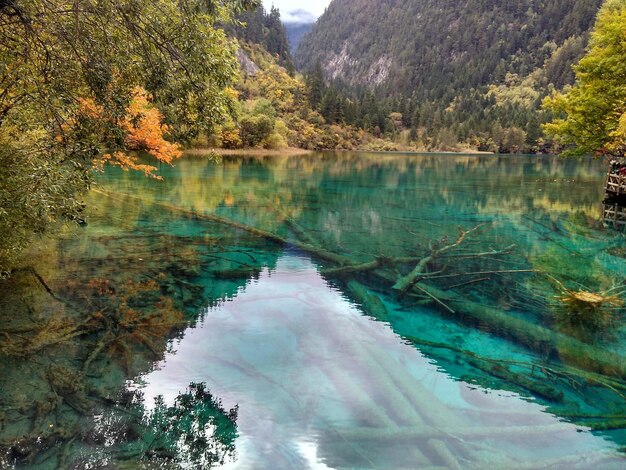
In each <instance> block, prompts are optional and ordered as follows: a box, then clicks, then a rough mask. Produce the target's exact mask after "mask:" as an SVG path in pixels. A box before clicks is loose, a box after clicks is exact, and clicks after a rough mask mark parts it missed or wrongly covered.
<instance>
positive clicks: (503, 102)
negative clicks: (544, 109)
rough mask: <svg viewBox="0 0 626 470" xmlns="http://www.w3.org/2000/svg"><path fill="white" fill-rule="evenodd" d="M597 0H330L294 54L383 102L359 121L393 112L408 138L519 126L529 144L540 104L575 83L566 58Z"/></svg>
mask: <svg viewBox="0 0 626 470" xmlns="http://www.w3.org/2000/svg"><path fill="white" fill-rule="evenodd" d="M601 3H602V1H601V0H571V1H564V0H544V1H537V0H506V1H505V0H468V1H465V2H458V1H456V0H387V1H384V2H380V1H377V0H333V2H332V3H331V4H330V5H329V7H328V9H327V10H326V12H325V13H324V15H322V16H321V17H320V19H319V21H318V22H317V23H316V25H315V26H314V28H313V29H312V31H311V32H310V33H309V34H308V35H307V36H305V37H304V38H303V40H302V41H301V43H300V45H299V47H298V49H297V52H296V55H295V61H296V65H297V67H298V68H299V69H300V70H303V71H312V70H313V69H314V67H315V65H316V64H318V63H319V64H320V65H321V67H322V70H323V73H324V76H325V78H326V80H329V81H331V82H332V83H334V84H335V86H336V87H337V88H338V89H339V90H342V91H343V93H345V94H347V95H348V96H352V97H353V99H355V100H357V101H360V102H361V104H362V102H363V98H364V96H365V90H368V89H369V90H373V92H374V93H375V96H376V102H377V106H378V107H382V108H383V109H382V110H374V114H375V115H370V118H369V119H365V120H363V117H364V115H365V114H367V112H363V111H362V110H360V109H359V110H357V113H356V115H357V118H356V119H357V121H356V122H355V124H357V125H359V124H363V125H364V126H365V127H367V126H368V124H369V125H370V126H378V127H379V128H381V129H383V130H384V128H385V127H387V128H389V127H390V124H389V122H388V119H387V118H388V114H389V113H390V112H397V113H401V114H402V121H403V125H404V127H406V128H411V130H412V135H413V137H416V136H417V135H419V134H420V132H421V133H422V134H424V133H425V136H424V138H425V139H426V140H429V141H432V139H436V138H437V135H436V134H439V133H440V131H442V130H445V131H446V133H447V138H448V139H447V140H450V141H453V140H457V141H468V140H469V139H474V140H476V142H477V145H478V146H479V147H481V146H482V147H487V146H488V145H487V142H488V140H489V139H492V141H493V140H494V139H493V138H494V137H498V136H497V135H496V134H498V131H499V129H504V130H505V131H506V129H516V131H515V132H517V134H518V135H517V138H516V140H517V141H519V140H520V138H521V137H522V134H521V133H522V132H523V133H524V134H523V140H524V143H525V146H526V147H528V148H529V149H530V147H532V146H535V147H537V145H540V144H541V142H542V141H541V140H540V139H541V134H540V132H539V123H540V122H542V121H544V120H546V119H547V116H545V115H543V114H541V113H539V112H537V109H538V107H539V103H540V102H541V99H542V98H543V97H544V96H545V95H546V94H547V93H548V92H549V91H550V90H551V89H553V88H557V89H560V88H562V87H563V86H564V85H566V84H570V83H572V82H573V78H574V77H573V73H572V71H571V66H572V64H573V63H575V62H576V61H577V60H578V59H579V58H580V57H581V56H582V54H583V52H584V49H585V45H586V41H587V36H588V32H589V30H590V28H591V26H592V24H593V21H594V19H595V15H596V12H597V10H598V8H599V6H600V4H601ZM366 111H367V110H366ZM370 111H371V110H370ZM370 114H372V113H371V112H370ZM409 114H410V115H409ZM359 119H361V122H358V120H359ZM494 126H495V127H496V131H495V132H494ZM498 126H499V127H498ZM518 131H519V132H518ZM451 137H454V138H451ZM493 147H494V146H492V148H489V150H503V149H502V148H493ZM484 149H485V150H488V148H484ZM505 150H506V149H505ZM509 150H514V149H509Z"/></svg>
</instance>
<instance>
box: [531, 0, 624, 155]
mask: <svg viewBox="0 0 626 470" xmlns="http://www.w3.org/2000/svg"><path fill="white" fill-rule="evenodd" d="M624 31H626V0H607V1H606V3H605V4H604V5H603V7H602V8H601V10H600V12H599V13H598V16H597V19H596V24H595V27H594V30H593V32H592V34H591V42H590V46H589V50H588V52H587V54H586V55H585V56H584V57H583V58H582V59H581V60H580V62H579V63H578V65H576V67H575V73H576V84H575V85H574V86H573V87H572V88H571V89H570V90H569V91H567V92H566V93H554V94H553V95H552V96H550V97H548V98H547V99H546V100H544V103H543V105H544V107H545V108H547V109H549V110H551V111H553V112H554V113H556V114H557V116H560V117H558V118H557V119H554V120H553V121H552V122H551V123H549V124H546V125H545V126H544V129H545V131H546V132H547V133H548V134H551V135H553V136H554V137H556V138H559V139H561V140H562V142H563V143H565V144H570V145H571V146H572V148H570V149H569V150H568V153H570V154H587V153H595V154H598V155H622V156H623V155H624V153H625V152H626V87H624V82H625V80H626V35H625V34H624Z"/></svg>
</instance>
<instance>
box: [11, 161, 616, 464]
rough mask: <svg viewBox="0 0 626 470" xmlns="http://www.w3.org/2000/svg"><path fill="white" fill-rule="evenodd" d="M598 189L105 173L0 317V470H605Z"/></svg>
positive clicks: (256, 168)
mask: <svg viewBox="0 0 626 470" xmlns="http://www.w3.org/2000/svg"><path fill="white" fill-rule="evenodd" d="M605 172H606V167H605V164H604V163H603V162H601V161H596V160H591V159H584V160H563V159H558V158H555V157H547V156H546V157H543V156H513V155H510V156H508V155H507V156H491V155H435V154H424V155H407V154H368V153H347V152H346V153H316V154H310V155H305V156H294V157H289V156H268V157H252V156H245V155H242V156H238V157H231V156H229V157H222V158H221V159H220V160H219V161H216V160H214V159H208V158H205V157H202V156H198V155H195V156H194V155H189V156H186V157H185V158H183V159H182V160H181V161H179V162H177V163H176V165H175V166H174V167H167V166H164V167H163V168H161V171H160V174H161V175H162V176H163V181H157V180H153V179H148V178H145V177H143V176H142V175H137V174H133V173H128V172H124V171H121V170H119V169H115V168H110V169H107V170H106V172H105V173H104V174H99V175H98V176H97V181H98V184H97V186H96V187H95V188H94V190H93V191H92V192H91V193H90V194H89V196H88V199H87V205H88V210H87V214H86V222H87V223H86V224H85V225H84V226H81V227H76V226H68V227H64V228H63V229H62V230H59V233H58V234H56V235H55V237H53V238H51V239H49V240H44V241H42V243H40V246H38V247H37V248H36V249H34V250H33V252H32V254H30V260H31V262H32V266H29V268H28V269H24V270H22V271H21V272H19V273H17V274H16V275H15V276H14V278H13V279H12V280H11V281H10V283H9V284H7V285H8V286H9V287H10V288H9V289H6V290H5V292H3V293H2V296H1V299H0V311H1V312H2V315H3V316H4V317H3V321H2V323H3V325H5V331H7V332H9V333H7V334H6V335H5V336H6V337H7V341H6V344H5V345H4V346H2V347H0V354H2V355H3V360H2V361H0V467H2V468H5V467H8V468H13V467H15V468H35V469H39V468H41V469H47V468H80V469H82V468H85V469H88V468H168V469H169V468H189V469H196V468H225V469H260V468H268V469H309V468H310V469H336V468H337V469H338V468H359V469H360V468H364V469H370V468H371V469H401V468H402V469H404V468H406V469H409V468H464V469H465V468H469V469H472V468H476V469H479V468H480V469H483V468H503V469H504V468H564V469H565V468H567V469H571V468H591V467H596V468H616V469H617V468H623V467H624V466H625V465H626V454H625V453H624V449H625V448H626V430H625V429H626V380H625V379H626V361H624V358H625V357H626V328H625V327H624V309H623V300H622V297H623V294H624V291H626V284H625V282H626V259H625V258H626V243H625V240H624V236H623V234H621V233H619V232H616V231H613V230H611V229H607V228H605V227H603V226H602V224H601V222H600V215H601V207H602V206H601V201H602V199H603V184H604V175H605ZM2 331H3V330H2V329H0V332H2ZM9 339H10V341H9Z"/></svg>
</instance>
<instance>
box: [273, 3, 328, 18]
mask: <svg viewBox="0 0 626 470" xmlns="http://www.w3.org/2000/svg"><path fill="white" fill-rule="evenodd" d="M329 3H330V0H263V6H264V7H265V8H266V9H267V10H269V9H270V8H271V6H272V5H274V6H275V7H277V8H278V9H279V10H280V17H281V18H282V20H283V21H288V22H289V21H291V22H297V21H300V20H307V22H308V21H312V20H315V19H317V18H318V17H319V16H320V15H321V14H322V13H324V10H325V9H326V7H327V6H328V4H329Z"/></svg>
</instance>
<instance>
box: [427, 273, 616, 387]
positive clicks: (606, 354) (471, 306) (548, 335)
mask: <svg viewBox="0 0 626 470" xmlns="http://www.w3.org/2000/svg"><path fill="white" fill-rule="evenodd" d="M420 288H421V289H422V290H424V291H425V292H427V293H428V294H430V296H432V297H436V298H437V299H439V300H440V301H441V302H443V303H445V304H446V305H448V306H450V307H451V308H452V309H453V310H454V313H452V312H450V310H448V309H444V308H442V307H441V306H440V305H439V304H438V303H436V302H434V301H433V305H434V306H436V307H437V308H438V309H439V310H441V311H442V312H444V313H445V314H446V315H447V316H450V315H452V316H454V317H455V318H457V319H459V320H461V321H462V322H464V323H472V324H474V325H476V326H478V327H479V328H481V329H488V330H489V332H491V333H494V334H496V335H498V336H500V337H504V338H508V339H512V340H514V341H515V342H517V343H519V344H521V345H523V346H525V347H527V348H528V349H530V350H531V351H534V352H536V353H538V354H540V355H543V356H547V357H549V358H552V359H560V360H561V361H563V362H564V363H566V364H569V365H572V366H575V367H577V368H579V369H583V370H588V371H591V372H596V373H599V374H602V375H608V376H612V377H618V378H620V379H626V358H625V357H623V356H621V355H619V354H617V353H613V352H610V351H606V350H603V349H600V348H598V347H596V346H593V345H591V344H587V343H583V342H582V341H579V340H577V339H575V338H572V337H571V336H567V335H564V334H562V333H557V332H556V331H552V330H550V329H548V328H545V327H543V326H541V325H537V324H535V323H531V322H529V321H526V320H523V319H521V318H518V317H514V316H512V315H507V314H505V313H504V312H502V311H500V310H496V309H495V308H492V307H487V306H485V305H481V304H479V303H477V302H472V301H471V300H466V299H462V298H459V297H457V296H454V295H453V294H452V293H451V292H446V291H443V290H441V289H438V288H436V287H433V286H431V285H426V284H420Z"/></svg>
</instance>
